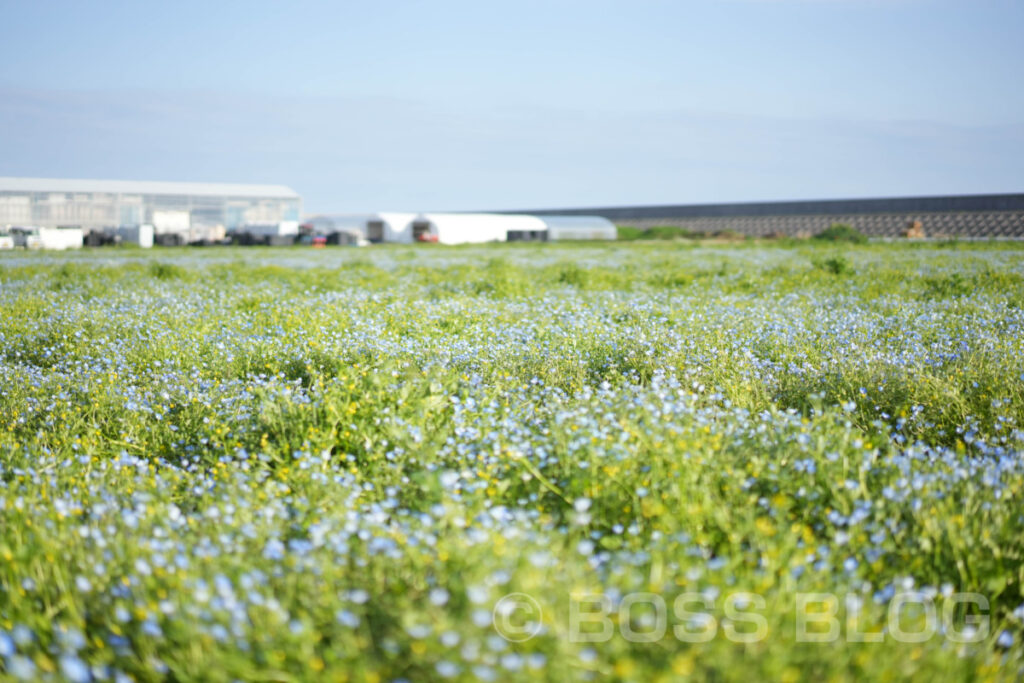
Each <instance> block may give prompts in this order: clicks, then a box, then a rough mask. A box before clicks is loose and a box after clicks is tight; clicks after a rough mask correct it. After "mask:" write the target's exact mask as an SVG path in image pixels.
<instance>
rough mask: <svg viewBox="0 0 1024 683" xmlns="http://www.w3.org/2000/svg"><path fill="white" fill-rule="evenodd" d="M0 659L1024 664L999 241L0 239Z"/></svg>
mask: <svg viewBox="0 0 1024 683" xmlns="http://www.w3.org/2000/svg"><path fill="white" fill-rule="evenodd" d="M0 299H2V306H0V353H2V360H0V678H12V679H25V680H39V679H42V680H47V679H51V680H71V681H88V680H111V681H123V680H163V679H172V680H179V681H192V680H195V681H199V680H204V681H231V680H259V681H303V680H339V681H382V682H383V681H397V680H407V681H422V680H482V681H492V680H493V681H509V680H511V681H516V680H522V681H536V680H553V681H568V680H595V681H596V680H623V681H644V682H650V681H661V680H664V681H675V680H680V679H683V678H685V677H694V678H697V679H705V678H711V679H714V680H793V681H795V680H803V679H811V680H826V679H827V680H848V679H849V680H852V679H860V678H868V677H870V678H880V679H886V678H889V679H902V678H907V677H915V678H921V679H924V680H936V679H943V680H974V679H978V678H985V679H1015V678H1019V677H1020V676H1022V675H1024V647H1022V640H1024V588H1022V581H1024V500H1022V498H1024V247H1020V246H1016V245H974V246H971V245H967V246H965V245H941V244H939V245H867V246H857V247H848V248H842V247H838V246H829V245H826V246H822V245H807V244H781V245H771V246H765V245H757V244H739V245H720V246H714V245H705V246H694V245H692V244H676V243H669V244H658V245H643V244H631V245H627V246H622V245H591V246H558V245H530V244H525V245H504V246H485V247H472V248H442V247H429V246H428V247H420V248H414V247H394V248H392V247H380V248H370V249H362V250H359V249H327V250H318V251H312V250H301V249H280V250H275V249H255V248H253V249H230V248H224V249H205V250H189V249H179V250H156V251H153V252H151V253H147V252H142V251H135V250H129V249H124V250H121V249H111V250H106V251H95V252H80V253H73V254H57V255H54V254H35V253H31V254H26V253H23V252H21V253H15V252H11V253H6V254H0Z"/></svg>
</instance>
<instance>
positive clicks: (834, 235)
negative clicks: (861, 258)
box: [814, 223, 868, 244]
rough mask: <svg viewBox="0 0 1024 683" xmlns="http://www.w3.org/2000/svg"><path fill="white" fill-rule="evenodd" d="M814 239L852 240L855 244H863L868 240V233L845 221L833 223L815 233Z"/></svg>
mask: <svg viewBox="0 0 1024 683" xmlns="http://www.w3.org/2000/svg"><path fill="white" fill-rule="evenodd" d="M814 239H817V240H828V241H830V242H851V243H853V244H863V243H865V242H867V241H868V237H867V235H865V234H864V233H862V232H861V231H860V230H858V229H857V228H855V227H853V226H852V225H847V224H845V223H833V224H832V225H830V226H829V227H828V228H827V229H825V230H822V231H821V232H819V233H818V234H817V235H815V236H814Z"/></svg>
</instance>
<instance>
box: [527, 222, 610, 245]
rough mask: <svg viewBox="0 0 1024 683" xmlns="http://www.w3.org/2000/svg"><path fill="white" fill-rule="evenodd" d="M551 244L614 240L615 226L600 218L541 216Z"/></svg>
mask: <svg viewBox="0 0 1024 683" xmlns="http://www.w3.org/2000/svg"><path fill="white" fill-rule="evenodd" d="M540 219H541V220H542V221H544V225H546V226H547V230H548V234H547V239H548V240H549V241H551V242H559V241H569V240H615V239H618V235H619V233H618V230H617V229H616V228H615V224H614V223H612V222H611V221H610V220H608V219H607V218H603V217H601V216H541V217H540Z"/></svg>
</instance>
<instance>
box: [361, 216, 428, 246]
mask: <svg viewBox="0 0 1024 683" xmlns="http://www.w3.org/2000/svg"><path fill="white" fill-rule="evenodd" d="M414 218H416V214H414V213H400V212H399V213H391V212H385V213H375V214H372V215H371V216H369V218H367V220H366V233H365V234H366V239H367V240H369V241H370V242H371V243H373V244H379V243H381V242H403V243H409V242H412V221H413V219H414Z"/></svg>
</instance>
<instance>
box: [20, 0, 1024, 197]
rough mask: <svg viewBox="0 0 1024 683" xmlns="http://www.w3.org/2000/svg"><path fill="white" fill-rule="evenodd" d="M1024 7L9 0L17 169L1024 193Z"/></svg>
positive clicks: (468, 188) (986, 3)
mask: <svg viewBox="0 0 1024 683" xmlns="http://www.w3.org/2000/svg"><path fill="white" fill-rule="evenodd" d="M1022 35H1024V3H1022V2H1020V0H973V1H967V0H964V1H958V2H952V1H943V0H674V1H665V2H645V1H643V0H636V1H633V2H625V1H623V2H603V1H601V0H590V1H588V2H567V1H566V2H559V1H558V0H548V1H547V2H533V1H532V0H520V1H518V2H503V1H497V2H481V1H479V0H477V1H475V2H462V1H455V2H443V1H438V2H411V1H406V2H400V1H388V0H383V1H381V2H373V3H371V2H360V3H349V2H333V3H330V2H323V3H314V2H302V1H298V2H289V3H285V2H267V1H262V0H250V1H248V2H192V1H191V0H185V1H183V2H174V3H156V2H140V1H135V2H123V3H122V2H96V3H84V2H67V3H64V2H47V1H45V0H35V1H33V2H27V1H24V0H18V1H16V2H12V1H9V0H0V175H15V176H41V177H73V178H77V177H81V178H117V179H142V180H196V181H222V182H259V183H281V184H287V185H290V186H291V187H293V188H294V189H296V190H297V191H298V192H300V193H301V194H302V195H303V197H304V199H305V206H306V209H307V210H308V211H311V212H328V211H363V210H384V209H393V210H397V209H408V210H423V209H453V210H454V209H517V208H523V209H525V208H542V207H577V206H580V207H582V206H608V205H628V204H650V203H688V202H714V201H754V200H772V199H803V198H832V197H865V196H895V195H904V194H944V193H982V192H1021V191H1024V88H1022V87H1021V85H1020V83H1021V82H1024V41H1022V40H1021V36H1022Z"/></svg>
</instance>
